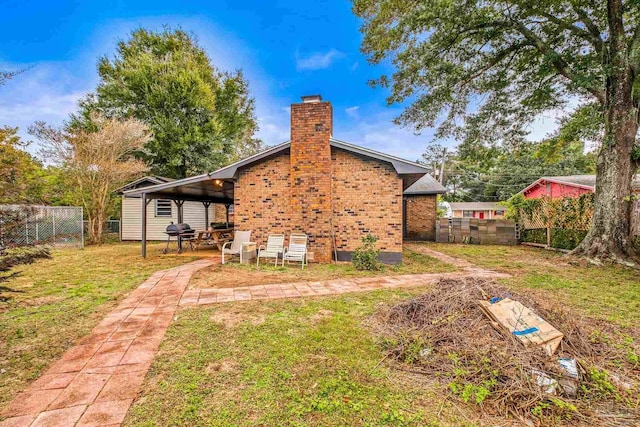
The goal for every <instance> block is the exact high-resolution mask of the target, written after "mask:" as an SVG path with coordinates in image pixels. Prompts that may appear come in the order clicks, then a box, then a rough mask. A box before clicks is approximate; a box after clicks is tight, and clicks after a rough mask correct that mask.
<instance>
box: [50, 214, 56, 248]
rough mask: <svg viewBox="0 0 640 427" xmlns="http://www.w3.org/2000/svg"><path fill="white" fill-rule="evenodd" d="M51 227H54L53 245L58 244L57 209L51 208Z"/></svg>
mask: <svg viewBox="0 0 640 427" xmlns="http://www.w3.org/2000/svg"><path fill="white" fill-rule="evenodd" d="M51 228H52V229H53V232H52V236H53V246H55V245H56V210H55V209H51Z"/></svg>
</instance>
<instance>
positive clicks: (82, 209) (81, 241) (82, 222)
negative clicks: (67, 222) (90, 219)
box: [80, 206, 84, 249]
mask: <svg viewBox="0 0 640 427" xmlns="http://www.w3.org/2000/svg"><path fill="white" fill-rule="evenodd" d="M80 249H84V207H82V206H80Z"/></svg>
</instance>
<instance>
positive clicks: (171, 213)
mask: <svg viewBox="0 0 640 427" xmlns="http://www.w3.org/2000/svg"><path fill="white" fill-rule="evenodd" d="M172 181H174V180H173V179H171V178H165V177H162V176H145V177H143V178H140V179H137V180H135V181H133V182H130V183H128V184H127V185H125V186H123V187H120V188H119V189H117V190H116V193H118V194H120V195H121V196H122V197H121V201H122V205H121V210H120V240H141V235H142V216H141V212H142V199H141V198H140V196H125V195H124V192H125V191H130V190H136V189H142V188H145V187H151V186H154V185H157V184H165V183H167V182H172ZM205 217H207V218H205ZM209 219H210V220H211V221H212V222H224V221H225V220H226V208H225V206H224V205H213V204H211V205H209V206H208V212H207V215H205V207H204V205H203V204H202V202H184V205H183V222H185V223H187V224H189V225H190V226H191V227H192V228H195V229H197V230H204V229H205V228H206V222H205V221H206V220H209ZM230 220H231V221H232V219H230ZM171 222H173V223H178V209H177V206H176V204H175V202H173V201H172V200H171V199H155V200H152V201H151V203H149V208H148V209H147V240H166V238H167V235H166V234H165V233H164V231H165V229H166V228H167V225H169V224H170V223H171Z"/></svg>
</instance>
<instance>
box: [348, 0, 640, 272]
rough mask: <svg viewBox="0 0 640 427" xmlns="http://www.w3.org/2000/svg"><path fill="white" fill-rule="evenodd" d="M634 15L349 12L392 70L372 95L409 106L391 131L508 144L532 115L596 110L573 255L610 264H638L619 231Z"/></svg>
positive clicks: (384, 0)
mask: <svg viewBox="0 0 640 427" xmlns="http://www.w3.org/2000/svg"><path fill="white" fill-rule="evenodd" d="M639 10H640V9H639V8H638V4H637V2H635V1H632V0H626V1H625V0H607V1H596V0H577V1H573V0H572V1H566V0H544V1H536V2H531V1H526V0H515V1H512V2H504V1H499V0H497V1H489V2H474V1H463V0H448V1H424V2H418V1H413V0H355V1H354V12H355V13H356V14H357V15H358V16H360V17H362V18H364V24H363V26H362V32H363V34H364V40H363V45H362V49H363V51H364V52H365V53H366V54H368V55H369V60H370V61H371V62H373V63H379V62H381V61H383V60H385V59H390V60H391V61H392V63H393V65H394V66H395V72H394V73H393V75H392V76H391V77H389V76H386V75H385V76H382V77H381V78H380V79H379V80H377V83H378V84H380V85H382V86H388V85H391V86H392V93H391V95H390V97H389V99H388V101H389V102H390V103H394V102H403V101H405V100H411V101H412V104H411V105H410V106H409V107H408V108H407V109H406V110H405V111H404V112H403V113H402V115H401V116H400V117H399V118H398V119H397V121H398V122H399V123H401V124H405V125H412V126H415V127H416V129H417V130H420V129H422V128H424V127H426V126H434V125H436V123H437V124H438V133H437V135H438V136H440V137H443V136H454V137H457V138H459V139H461V140H464V141H468V142H474V141H478V140H485V141H487V140H490V141H496V142H502V143H510V142H511V141H518V140H520V139H522V137H523V135H525V134H526V131H525V126H526V125H527V124H529V123H530V122H531V120H532V118H534V117H535V116H536V115H537V114H539V113H540V112H542V111H545V110H549V109H558V108H563V107H564V106H565V105H566V104H567V102H569V101H570V100H578V101H579V102H581V103H582V104H583V105H584V104H587V103H593V104H595V105H596V106H597V109H598V111H599V112H600V114H601V115H602V117H603V123H604V130H603V137H602V144H601V147H600V149H599V151H598V160H597V178H596V195H595V212H594V218H593V226H592V227H591V230H590V231H589V233H588V234H587V236H586V237H585V239H584V240H583V242H582V243H581V244H580V246H579V247H578V248H576V251H575V253H577V254H583V255H586V256H589V257H594V258H600V259H614V260H620V259H628V257H630V256H635V255H636V254H635V253H634V250H633V247H632V244H631V240H630V236H629V232H630V226H629V219H630V202H631V201H632V195H631V181H632V177H633V175H634V174H635V173H636V170H637V168H638V165H639V161H640V149H639V148H638V145H637V143H636V135H637V132H638V112H639V109H638V100H639V97H640V91H638V90H637V88H638V87H639V86H638V85H639V84H640V80H639V79H638V77H637V76H638V75H639V73H638V71H639V67H640V27H639V25H638V20H639V15H640V12H639ZM442 116H443V117H444V119H443V120H441V121H438V118H439V117H442Z"/></svg>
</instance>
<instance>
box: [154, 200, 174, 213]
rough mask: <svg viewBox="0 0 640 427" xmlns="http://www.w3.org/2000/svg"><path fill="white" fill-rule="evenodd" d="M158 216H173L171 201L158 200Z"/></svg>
mask: <svg viewBox="0 0 640 427" xmlns="http://www.w3.org/2000/svg"><path fill="white" fill-rule="evenodd" d="M156 216H168V217H170V216H171V200H162V199H156Z"/></svg>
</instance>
